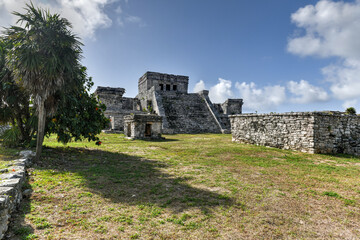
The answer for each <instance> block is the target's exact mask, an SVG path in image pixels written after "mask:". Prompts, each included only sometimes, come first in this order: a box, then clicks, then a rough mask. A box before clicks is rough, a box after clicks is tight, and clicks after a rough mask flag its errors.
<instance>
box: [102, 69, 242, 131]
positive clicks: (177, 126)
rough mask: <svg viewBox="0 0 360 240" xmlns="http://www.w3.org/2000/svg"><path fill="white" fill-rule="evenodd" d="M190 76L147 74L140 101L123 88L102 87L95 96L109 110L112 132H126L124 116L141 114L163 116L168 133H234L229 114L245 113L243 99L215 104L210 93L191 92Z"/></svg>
mask: <svg viewBox="0 0 360 240" xmlns="http://www.w3.org/2000/svg"><path fill="white" fill-rule="evenodd" d="M188 82H189V77H188V76H182V75H173V74H165V73H157V72H146V73H145V74H144V75H143V76H141V77H140V79H139V82H138V91H139V92H138V95H137V96H136V98H124V97H123V96H122V95H123V94H124V92H125V89H123V88H109V87H98V88H97V90H96V91H95V94H97V95H98V98H99V100H100V101H101V102H102V103H104V104H105V105H106V107H107V110H106V111H105V115H106V116H107V117H109V118H110V119H111V120H112V121H111V122H112V129H114V130H125V129H123V126H124V124H123V117H124V116H125V115H129V114H130V113H134V114H140V113H141V111H143V112H149V113H153V114H157V115H159V116H162V117H163V122H162V126H163V132H164V133H170V134H171V133H230V121H229V117H228V115H229V114H241V112H242V104H243V101H242V99H228V100H227V101H225V102H224V103H222V104H213V103H212V102H211V101H210V99H209V96H208V95H209V91H206V90H204V91H200V92H198V93H188Z"/></svg>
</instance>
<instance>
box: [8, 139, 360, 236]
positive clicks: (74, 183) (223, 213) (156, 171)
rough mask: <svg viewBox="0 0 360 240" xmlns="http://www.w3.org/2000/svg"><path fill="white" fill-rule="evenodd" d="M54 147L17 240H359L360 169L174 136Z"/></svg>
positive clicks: (355, 162) (20, 217) (349, 162)
mask: <svg viewBox="0 0 360 240" xmlns="http://www.w3.org/2000/svg"><path fill="white" fill-rule="evenodd" d="M101 139H102V142H103V144H102V145H101V146H100V147H96V146H95V145H94V144H93V143H72V144H69V145H68V146H67V147H64V146H62V145H59V144H57V143H56V141H55V139H54V138H50V139H48V140H47V142H46V146H47V147H46V148H45V149H44V155H43V158H42V161H41V162H39V163H37V164H36V165H34V166H33V168H32V169H30V170H29V173H30V177H29V184H28V185H27V186H26V187H27V188H32V189H33V190H34V193H33V195H32V196H31V198H30V199H25V201H24V202H23V204H22V208H21V211H20V212H19V213H18V214H17V216H16V218H15V221H14V222H13V225H12V227H11V232H10V234H11V239H36V238H38V239H356V238H360V229H359V223H360V166H359V163H360V159H359V158H353V157H349V156H329V155H310V154H305V153H299V152H292V151H284V150H279V149H272V148H265V147H259V146H252V145H243V144H237V143H232V142H231V136H230V135H216V134H203V135H169V136H166V140H165V141H155V142H151V141H139V140H137V141H131V140H126V139H124V137H123V136H122V135H111V134H109V135H105V134H104V135H102V136H101Z"/></svg>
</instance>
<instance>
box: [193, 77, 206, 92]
mask: <svg viewBox="0 0 360 240" xmlns="http://www.w3.org/2000/svg"><path fill="white" fill-rule="evenodd" d="M205 89H206V88H205V83H204V81H203V80H200V81H199V82H197V83H196V84H195V87H194V90H193V91H194V92H195V93H196V92H200V91H202V90H205Z"/></svg>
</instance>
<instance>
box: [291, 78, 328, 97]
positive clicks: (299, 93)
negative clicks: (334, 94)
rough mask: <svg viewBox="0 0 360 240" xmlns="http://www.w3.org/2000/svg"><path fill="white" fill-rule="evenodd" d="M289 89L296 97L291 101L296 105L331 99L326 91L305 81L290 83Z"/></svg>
mask: <svg viewBox="0 0 360 240" xmlns="http://www.w3.org/2000/svg"><path fill="white" fill-rule="evenodd" d="M287 89H288V90H289V92H290V93H292V94H293V95H294V96H295V97H292V98H291V99H290V100H291V101H292V102H294V103H313V102H320V101H327V100H328V99H329V95H328V93H327V92H326V91H325V90H324V89H322V88H320V87H316V86H314V85H311V84H310V83H309V82H307V81H305V80H301V81H300V82H295V81H290V82H288V84H287Z"/></svg>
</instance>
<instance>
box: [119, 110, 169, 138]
mask: <svg viewBox="0 0 360 240" xmlns="http://www.w3.org/2000/svg"><path fill="white" fill-rule="evenodd" d="M146 125H149V126H150V131H149V133H150V135H148V136H147V135H146V133H147V129H146V128H147V126H146ZM161 125H162V117H161V116H158V115H155V114H133V115H128V116H125V117H124V134H125V136H127V137H128V138H131V139H147V138H152V139H160V138H162V137H161V133H162V126H161Z"/></svg>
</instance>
